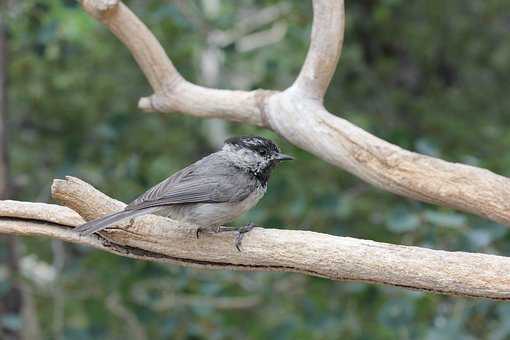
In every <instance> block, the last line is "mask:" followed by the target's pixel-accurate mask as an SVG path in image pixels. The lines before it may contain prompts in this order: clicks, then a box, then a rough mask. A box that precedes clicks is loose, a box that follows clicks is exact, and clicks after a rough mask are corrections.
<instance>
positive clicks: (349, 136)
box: [83, 0, 510, 224]
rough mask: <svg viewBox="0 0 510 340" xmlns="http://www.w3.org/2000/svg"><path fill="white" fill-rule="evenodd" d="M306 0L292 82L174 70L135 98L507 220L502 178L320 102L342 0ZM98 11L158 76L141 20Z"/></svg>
mask: <svg viewBox="0 0 510 340" xmlns="http://www.w3.org/2000/svg"><path fill="white" fill-rule="evenodd" d="M104 1H106V2H112V1H113V2H115V0H95V1H93V0H84V1H83V4H84V7H85V9H87V10H88V11H89V13H92V14H93V15H95V16H96V17H97V16H98V15H97V13H96V12H94V11H91V10H90V6H88V5H87V3H92V2H95V3H97V2H104ZM313 7H314V21H313V29H312V37H311V43H310V50H309V52H308V55H307V57H306V61H305V63H304V66H303V69H302V70H301V73H300V74H299V76H298V78H297V80H296V82H295V83H294V85H293V86H291V87H290V88H289V89H287V90H286V91H284V92H271V91H261V90H259V91H253V92H244V91H228V90H217V89H207V88H203V87H200V86H197V85H194V84H191V83H189V82H187V81H185V80H183V79H181V78H179V79H178V81H176V82H175V84H173V85H172V86H170V87H168V86H167V87H164V89H162V90H161V91H159V92H156V94H155V95H154V96H152V97H150V98H142V99H141V100H140V105H139V106H140V107H141V108H143V109H147V110H157V111H160V112H176V111H177V112H182V113H185V114H192V115H195V116H199V117H217V118H224V119H228V120H231V121H237V122H243V123H250V124H254V125H258V126H264V127H267V128H270V129H272V130H274V131H275V132H277V133H278V134H280V135H281V136H283V137H284V138H286V139H287V140H288V141H289V142H291V143H293V144H295V145H297V146H299V147H301V148H303V149H304V150H307V151H309V152H311V153H313V154H314V155H316V156H318V157H319V158H321V159H323V160H325V161H327V162H329V163H331V164H333V165H336V166H338V167H339V168H342V169H345V170H347V171H349V172H350V173H352V174H354V175H356V176H359V177H361V178H362V179H364V180H365V181H367V182H369V183H372V184H374V185H376V186H377V187H379V188H381V189H384V190H387V191H390V192H393V193H396V194H399V195H403V196H406V197H410V198H413V199H417V200H421V201H425V202H429V203H434V204H438V205H442V206H448V207H452V208H456V209H460V210H463V211H467V212H470V213H473V214H477V215H480V216H483V217H486V218H489V219H491V220H494V221H497V222H500V223H503V224H510V180H509V179H508V178H506V177H502V176H499V175H497V174H494V173H492V172H490V171H488V170H485V169H481V168H476V167H472V166H468V165H463V164H458V163H449V162H446V161H443V160H440V159H437V158H432V157H428V156H424V155H420V154H417V153H414V152H409V151H407V150H404V149H402V148H400V147H398V146H396V145H393V144H390V143H388V142H386V141H384V140H381V139H379V138H377V137H375V136H373V135H371V134H370V133H368V132H366V131H364V130H362V129H360V128H358V127H357V126H355V125H353V124H351V123H349V122H348V121H346V120H344V119H341V118H339V117H336V116H334V115H332V114H330V113H329V112H328V111H326V110H325V108H324V106H323V105H322V103H321V102H322V97H323V95H324V93H325V91H326V88H327V86H328V84H329V82H330V80H331V77H332V76H333V73H334V71H335V66H336V63H337V60H338V58H339V55H340V50H341V46H342V41H343V32H344V31H343V27H344V6H343V1H342V0H314V1H313ZM106 12H107V13H108V14H107V15H106V14H104V15H103V17H101V16H100V18H102V19H101V20H102V21H103V22H104V23H105V24H106V25H107V26H108V27H109V28H110V29H111V30H112V31H113V32H114V33H116V34H117V35H119V36H120V37H121V39H123V41H124V40H126V41H125V43H126V45H127V46H128V48H129V49H130V50H131V52H132V53H133V55H134V56H135V58H137V60H138V59H140V60H141V61H139V63H140V65H141V66H142V69H143V70H144V72H145V73H146V74H148V78H149V80H150V81H151V79H152V77H156V76H159V77H162V76H163V75H164V73H160V72H152V71H151V70H152V68H151V67H148V66H147V65H152V62H153V61H155V62H156V63H160V64H161V65H166V64H168V63H169V64H170V65H171V62H170V61H169V60H168V61H166V59H168V57H166V55H164V57H163V56H162V55H163V54H164V52H162V48H160V46H159V44H158V43H157V41H156V40H155V38H154V37H153V36H152V34H151V33H150V32H149V31H148V30H147V28H146V27H145V26H143V27H142V28H141V25H143V24H141V23H138V22H139V20H138V19H137V18H136V17H135V16H134V14H132V13H130V12H129V10H128V9H127V8H126V7H125V6H124V5H121V6H120V7H119V10H117V11H114V10H112V9H108V10H107V11H106ZM128 13H129V14H128ZM133 27H138V28H137V32H138V31H139V32H138V33H136V32H133ZM123 32H125V33H123ZM135 33H136V34H135ZM140 36H150V37H146V38H141V37H140ZM146 39H148V41H151V45H158V46H159V47H158V48H156V47H153V48H150V49H146V48H145V47H144V46H145V45H144V44H142V43H140V42H139V41H140V40H146ZM144 59H147V61H144ZM158 60H159V61H158ZM144 65H145V66H144ZM164 68H165V67H155V68H154V69H157V70H160V69H161V70H163V69H164ZM167 68H170V67H167ZM147 69H148V70H149V71H147ZM176 72H177V71H175V69H174V68H173V66H171V68H170V70H169V71H167V73H168V74H169V75H170V76H171V75H172V74H176ZM152 82H154V81H151V83H152ZM156 89H157V88H156Z"/></svg>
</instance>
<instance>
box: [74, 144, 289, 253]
mask: <svg viewBox="0 0 510 340" xmlns="http://www.w3.org/2000/svg"><path fill="white" fill-rule="evenodd" d="M292 159H293V158H292V157H291V156H288V155H285V154H282V153H280V150H279V149H278V147H277V146H276V144H274V143H273V142H272V141H271V140H269V139H266V138H263V137H251V136H247V137H233V138H229V139H227V140H226V141H225V144H224V145H223V147H222V149H221V150H219V151H217V152H215V153H212V154H210V155H208V156H206V157H204V158H202V159H200V160H199V161H197V162H195V163H193V164H191V165H189V166H187V167H186V168H184V169H182V170H180V171H178V172H177V173H175V174H174V175H172V176H170V177H168V178H167V179H165V180H164V181H162V182H160V183H159V184H156V185H155V186H154V187H152V188H151V189H149V190H148V191H146V192H145V193H143V194H142V195H141V196H139V197H138V198H136V199H135V200H134V201H133V202H131V203H130V204H128V205H127V206H126V208H125V209H124V210H123V211H121V212H118V213H114V214H111V215H108V216H105V217H102V218H99V219H96V220H94V221H90V222H88V223H85V224H83V225H81V226H79V227H77V228H76V229H75V230H76V231H77V232H79V233H80V234H81V235H89V234H92V233H95V232H98V231H101V230H103V229H105V228H108V227H109V226H111V225H112V224H113V223H116V222H119V221H121V220H124V219H127V218H134V217H136V216H140V215H145V214H156V215H160V216H165V217H169V218H171V219H173V220H177V221H183V222H187V223H191V224H196V225H198V226H199V227H200V228H199V229H198V230H197V237H198V236H199V232H200V231H201V230H203V229H209V230H212V231H216V232H219V231H232V230H234V229H233V228H228V227H224V226H223V224H225V223H227V222H230V221H232V220H234V219H236V218H237V217H239V216H241V215H242V214H244V213H245V212H247V211H248V210H250V209H251V208H252V207H254V206H255V204H257V202H258V201H259V200H260V199H261V198H262V196H264V194H265V192H266V190H267V182H268V180H269V176H270V175H271V171H272V170H273V168H274V167H275V165H276V164H278V163H279V162H280V161H285V160H292ZM253 227H255V225H253V224H251V223H250V224H248V225H246V226H244V227H241V228H239V229H238V234H237V237H236V242H235V246H236V248H237V249H238V250H240V245H241V240H242V237H243V235H244V234H245V233H247V232H248V231H250V230H251V229H253Z"/></svg>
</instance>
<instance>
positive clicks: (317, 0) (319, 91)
mask: <svg viewBox="0 0 510 340" xmlns="http://www.w3.org/2000/svg"><path fill="white" fill-rule="evenodd" d="M344 12H345V11H344V1H343V0H328V1H324V0H313V25H312V37H311V40H310V48H309V50H308V54H307V55H306V59H305V62H304V64H303V67H302V68H301V72H300V73H299V76H298V77H297V79H296V81H295V83H294V85H293V86H294V87H296V88H298V89H299V90H300V92H301V93H302V95H303V96H305V97H307V98H314V99H318V100H320V101H322V98H323V97H324V95H325V94H326V91H327V90H328V86H329V83H330V81H331V78H333V75H334V74H335V69H336V65H337V63H338V59H339V58H340V53H341V51H342V45H343V40H344V26H345V15H344Z"/></svg>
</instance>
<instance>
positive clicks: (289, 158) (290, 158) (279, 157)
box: [275, 153, 294, 161]
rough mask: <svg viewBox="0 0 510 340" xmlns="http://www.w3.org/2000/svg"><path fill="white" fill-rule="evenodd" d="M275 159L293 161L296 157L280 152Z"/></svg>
mask: <svg viewBox="0 0 510 340" xmlns="http://www.w3.org/2000/svg"><path fill="white" fill-rule="evenodd" d="M275 159H276V160H277V161H291V160H293V159H294V157H292V156H289V155H286V154H283V153H279V154H278V155H276V157H275Z"/></svg>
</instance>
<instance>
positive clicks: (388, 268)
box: [0, 177, 510, 299]
mask: <svg viewBox="0 0 510 340" xmlns="http://www.w3.org/2000/svg"><path fill="white" fill-rule="evenodd" d="M52 191H53V196H54V198H55V199H57V200H59V201H61V202H62V203H64V204H67V205H69V206H71V207H72V208H73V209H76V211H78V212H79V213H80V214H81V215H82V216H84V217H85V218H86V219H91V218H96V217H99V216H102V215H104V214H107V213H111V212H113V211H117V210H119V209H122V207H123V206H124V204H123V203H121V202H119V201H116V200H113V199H111V198H109V197H108V196H106V195H104V194H103V193H101V192H99V191H97V190H96V189H94V188H93V187H92V186H90V185H88V184H87V183H85V182H83V181H80V180H78V179H76V178H72V177H69V178H67V179H66V180H56V181H55V182H54V185H53V187H52ZM47 209H51V210H52V212H53V213H54V214H55V216H53V217H52V221H57V223H58V224H55V223H50V222H45V221H44V219H46V216H45V213H44V210H47ZM6 212H7V213H6ZM6 215H7V216H8V217H0V233H4V234H16V235H34V236H48V237H53V238H58V239H61V240H64V241H68V242H74V243H80V244H85V245H89V246H92V247H95V248H98V249H101V250H105V251H109V252H111V253H115V254H118V255H121V256H128V257H132V258H137V259H143V260H151V261H164V262H170V263H174V264H180V265H185V266H198V267H207V268H215V269H233V270H242V271H282V272H298V273H303V274H307V275H313V276H319V277H324V278H328V279H332V280H339V281H341V280H355V281H365V282H371V283H378V284H387V285H394V286H400V287H405V288H410V289H420V290H427V291H433V292H437V293H443V294H453V295H466V296H473V297H486V298H493V299H510V259H509V258H506V257H501V256H494V255H483V254H470V253H464V252H448V251H440V250H431V249H426V248H418V247H407V246H397V245H391V244H386V243H379V242H373V241H367V240H359V239H353V238H349V237H336V236H331V235H326V234H319V233H315V232H310V231H297V230H278V229H261V228H256V229H254V230H253V231H252V232H250V233H249V234H247V235H246V238H245V240H244V241H243V252H241V253H240V252H238V251H237V250H235V248H234V246H233V244H234V234H232V233H221V234H210V235H204V236H203V237H201V238H200V239H196V237H195V227H194V226H190V225H182V224H177V223H176V222H175V221H172V220H169V219H166V218H162V217H158V216H144V217H141V218H138V219H136V220H135V221H134V223H132V224H131V223H122V224H119V225H118V227H122V228H124V229H120V228H112V229H110V230H108V231H106V232H104V233H103V234H102V235H101V236H95V235H93V236H87V237H82V236H79V235H78V234H77V233H74V232H73V231H72V230H70V229H68V228H66V227H69V226H76V225H79V224H80V223H81V220H80V218H79V216H78V215H77V214H76V213H71V212H70V211H69V209H67V208H64V207H60V206H48V205H41V204H35V205H34V204H27V203H20V202H8V201H4V202H0V216H6ZM60 215H62V216H66V217H65V218H63V217H59V216H60ZM17 216H20V217H17Z"/></svg>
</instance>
